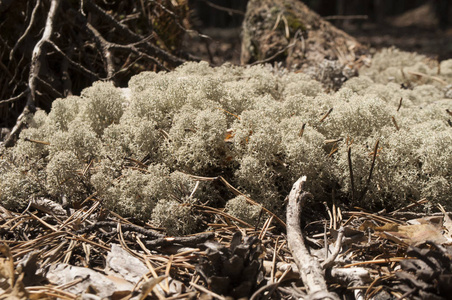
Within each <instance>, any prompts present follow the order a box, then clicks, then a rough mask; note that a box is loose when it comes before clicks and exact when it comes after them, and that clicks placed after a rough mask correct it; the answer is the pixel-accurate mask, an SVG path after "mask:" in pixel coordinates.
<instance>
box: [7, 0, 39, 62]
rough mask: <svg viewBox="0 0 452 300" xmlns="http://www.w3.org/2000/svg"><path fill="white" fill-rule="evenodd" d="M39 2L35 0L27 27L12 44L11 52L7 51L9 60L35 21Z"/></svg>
mask: <svg viewBox="0 0 452 300" xmlns="http://www.w3.org/2000/svg"><path fill="white" fill-rule="evenodd" d="M40 4H41V0H36V4H35V7H34V8H33V12H32V13H31V18H30V23H28V27H27V29H25V31H24V33H23V34H22V36H21V37H20V38H19V39H18V40H17V42H16V44H15V45H14V47H13V49H12V50H11V52H9V60H12V59H13V55H14V52H15V51H16V49H17V47H19V45H20V43H22V41H23V40H24V39H25V37H26V36H27V35H28V33H29V32H30V29H31V27H32V26H33V24H34V23H35V18H36V12H37V11H38V8H39V5H40Z"/></svg>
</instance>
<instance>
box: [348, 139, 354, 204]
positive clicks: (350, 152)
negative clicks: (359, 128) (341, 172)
mask: <svg viewBox="0 0 452 300" xmlns="http://www.w3.org/2000/svg"><path fill="white" fill-rule="evenodd" d="M348 169H349V171H350V181H351V185H352V203H354V202H355V179H354V178H353V167H352V147H351V146H348Z"/></svg>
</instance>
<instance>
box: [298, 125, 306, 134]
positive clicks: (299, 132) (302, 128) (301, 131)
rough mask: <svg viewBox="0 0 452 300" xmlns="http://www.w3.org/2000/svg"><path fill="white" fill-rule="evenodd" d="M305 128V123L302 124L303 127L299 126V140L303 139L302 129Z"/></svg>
mask: <svg viewBox="0 0 452 300" xmlns="http://www.w3.org/2000/svg"><path fill="white" fill-rule="evenodd" d="M305 127H306V123H303V125H301V129H300V132H299V133H298V136H299V137H300V138H301V137H303V133H304V128H305Z"/></svg>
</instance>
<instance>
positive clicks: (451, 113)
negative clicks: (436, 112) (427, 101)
mask: <svg viewBox="0 0 452 300" xmlns="http://www.w3.org/2000/svg"><path fill="white" fill-rule="evenodd" d="M446 112H447V113H448V114H449V115H451V116H452V111H450V110H449V109H448V108H446Z"/></svg>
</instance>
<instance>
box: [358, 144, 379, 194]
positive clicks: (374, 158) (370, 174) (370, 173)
mask: <svg viewBox="0 0 452 300" xmlns="http://www.w3.org/2000/svg"><path fill="white" fill-rule="evenodd" d="M379 143H380V140H377V142H376V143H375V147H374V153H373V157H372V164H371V166H370V171H369V177H368V178H367V182H366V186H365V187H364V190H363V192H362V194H361V197H360V198H359V202H362V201H363V199H364V196H365V195H366V193H367V190H368V189H369V185H370V180H371V179H372V172H373V170H374V166H375V160H376V158H377V153H378V144H379Z"/></svg>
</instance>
